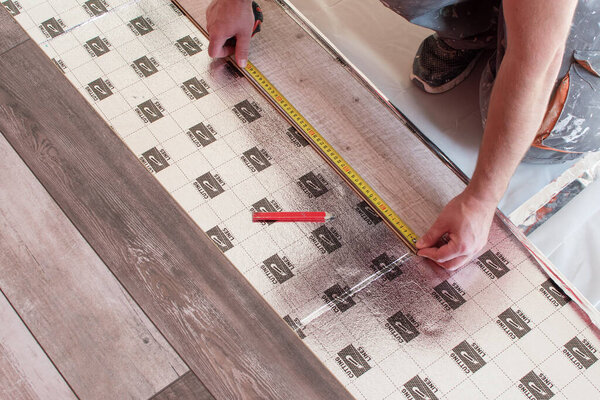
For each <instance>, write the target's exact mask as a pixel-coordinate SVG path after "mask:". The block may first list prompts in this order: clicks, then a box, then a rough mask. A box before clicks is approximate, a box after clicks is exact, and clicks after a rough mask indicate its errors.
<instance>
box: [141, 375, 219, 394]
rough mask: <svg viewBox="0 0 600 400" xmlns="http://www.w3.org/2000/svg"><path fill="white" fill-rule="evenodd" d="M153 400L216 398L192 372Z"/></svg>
mask: <svg viewBox="0 0 600 400" xmlns="http://www.w3.org/2000/svg"><path fill="white" fill-rule="evenodd" d="M151 400H214V397H213V396H212V395H211V394H210V392H209V391H208V390H207V389H206V387H205V386H204V385H203V384H202V382H200V379H198V377H197V376H196V375H194V373H193V372H191V371H190V372H188V373H186V374H185V375H183V376H181V377H180V378H179V379H177V380H176V381H175V382H173V383H171V384H170V385H169V386H167V387H166V388H164V389H163V390H161V391H160V392H159V393H157V394H156V395H154V396H153V397H152V399H151Z"/></svg>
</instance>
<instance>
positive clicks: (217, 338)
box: [0, 42, 350, 399]
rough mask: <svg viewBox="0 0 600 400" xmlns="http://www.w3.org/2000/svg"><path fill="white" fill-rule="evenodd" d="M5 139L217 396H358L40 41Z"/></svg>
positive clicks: (31, 48) (7, 76)
mask: <svg viewBox="0 0 600 400" xmlns="http://www.w3.org/2000/svg"><path fill="white" fill-rule="evenodd" d="M0 131H1V132H3V133H4V135H5V136H6V138H7V139H8V141H9V142H10V143H11V145H12V146H13V147H14V148H15V149H16V151H17V152H18V153H19V155H20V156H21V157H22V158H23V159H24V161H25V162H26V163H27V165H28V166H29V167H30V168H31V170H32V171H33V172H34V174H35V175H36V176H37V177H38V179H39V180H40V181H41V183H42V184H43V185H44V187H45V188H46V189H47V190H48V192H49V193H50V194H51V195H52V197H53V198H54V199H55V201H56V202H57V203H58V204H59V206H60V207H61V208H62V209H63V211H64V212H65V214H66V215H67V216H68V217H69V219H70V220H71V221H72V222H73V223H74V224H75V226H77V228H78V229H79V230H80V232H81V233H82V235H83V237H84V238H85V239H86V240H87V241H88V242H89V243H90V244H91V245H92V247H93V248H94V250H95V251H96V252H97V253H98V254H99V255H100V257H101V258H102V260H103V261H104V262H105V263H106V265H107V266H108V267H109V268H110V269H111V271H112V272H113V273H114V274H115V276H116V277H117V278H118V279H119V281H120V282H121V283H122V284H123V286H124V287H125V288H126V289H127V291H128V292H129V293H131V295H132V296H133V297H134V298H135V300H136V301H137V302H138V304H140V305H141V307H142V308H143V309H144V311H145V312H146V313H147V315H148V316H149V317H150V319H151V320H152V321H153V322H154V323H155V324H156V326H157V327H158V328H159V330H160V331H161V332H162V333H163V335H164V336H165V337H166V338H167V340H168V341H169V342H170V343H171V344H172V345H173V347H174V348H175V349H176V350H177V351H178V353H179V354H180V355H181V356H182V357H183V358H184V360H185V361H186V362H187V364H188V365H189V366H190V367H191V369H192V370H193V371H194V373H195V374H196V375H197V376H198V377H199V378H200V379H201V380H202V382H203V383H204V384H205V385H206V387H207V388H208V389H209V390H210V392H211V393H212V394H213V395H215V397H217V398H227V399H232V398H279V399H281V398H284V399H307V398H311V399H319V398H324V399H331V398H336V399H338V398H348V397H350V395H349V394H348V392H347V391H346V390H345V389H344V388H343V386H342V385H341V384H340V383H339V382H338V381H337V380H336V379H335V378H334V377H333V376H332V375H331V373H329V371H328V370H327V369H326V368H325V367H324V366H323V365H322V364H321V363H320V362H319V361H318V359H317V358H316V357H315V356H314V355H313V354H312V353H311V352H310V351H309V350H308V349H307V348H306V347H305V346H304V345H303V344H302V343H301V341H300V339H299V338H298V337H297V336H296V335H295V334H294V333H293V332H292V331H291V330H290V329H289V328H288V326H287V325H286V324H285V322H283V320H281V319H280V318H279V317H278V316H277V315H276V313H275V312H274V311H273V310H272V309H271V308H270V307H269V306H268V304H267V303H266V302H265V301H264V300H263V299H262V298H261V297H260V295H259V294H258V293H257V292H256V291H255V290H254V289H253V288H252V287H251V285H250V284H249V283H248V282H247V281H246V280H245V279H244V278H243V276H242V275H241V274H240V273H239V272H238V271H237V270H236V269H235V267H233V266H232V265H231V264H230V263H229V262H228V261H227V259H226V258H225V257H224V256H223V255H222V254H221V253H220V252H219V250H218V249H217V248H216V246H215V245H214V244H213V243H212V241H210V239H209V238H208V237H207V236H206V235H205V234H204V233H203V232H202V231H201V230H200V229H199V228H198V227H197V225H196V224H195V223H194V222H193V221H192V220H191V219H190V218H189V217H188V216H187V215H186V214H185V213H184V211H183V210H182V209H181V208H180V207H179V206H178V205H177V204H176V203H175V201H174V200H173V199H172V198H171V197H170V196H169V194H168V193H167V192H166V191H165V190H164V189H163V188H162V187H161V186H160V184H159V183H158V181H156V180H155V179H154V178H153V177H152V176H151V175H150V174H149V173H148V172H147V171H146V170H145V169H144V167H143V166H142V165H141V164H140V163H139V162H138V161H137V160H136V159H135V158H134V156H133V155H132V154H131V153H130V152H129V150H128V149H127V148H126V146H125V145H124V144H123V143H122V142H121V141H120V139H119V138H118V137H117V136H116V134H115V133H114V132H113V131H111V130H110V128H109V127H108V126H107V125H106V124H105V123H104V121H103V120H102V119H101V118H100V117H99V116H98V115H97V114H96V113H95V112H94V111H93V109H92V107H91V106H90V105H89V104H87V102H86V101H85V99H83V97H82V96H80V95H79V93H77V91H76V90H75V89H74V88H73V87H72V86H71V85H70V84H69V83H68V82H67V81H66V79H65V78H64V76H62V74H61V72H60V71H58V70H57V69H56V68H54V67H52V64H51V62H50V60H49V59H48V58H47V57H46V56H45V55H44V54H43V53H42V51H41V49H39V48H38V47H37V46H36V45H35V44H33V43H31V42H27V43H24V44H22V45H21V46H19V47H18V48H15V49H13V50H11V51H9V52H7V53H5V54H4V55H3V56H1V57H0Z"/></svg>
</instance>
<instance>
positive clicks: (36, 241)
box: [0, 135, 188, 399]
mask: <svg viewBox="0 0 600 400" xmlns="http://www.w3.org/2000/svg"><path fill="white" fill-rule="evenodd" d="M0 288H1V289H2V291H3V292H4V293H5V294H6V295H7V296H8V298H9V299H10V301H11V303H12V304H13V306H14V307H15V308H16V310H17V311H18V312H19V314H20V315H21V317H22V318H23V319H24V320H25V322H26V323H27V325H28V327H29V328H30V330H31V331H32V333H33V334H34V335H35V337H36V339H37V340H38V342H40V343H41V344H42V346H43V347H44V349H45V350H46V352H47V353H48V355H49V356H50V358H51V359H52V361H53V362H54V364H55V365H56V366H57V368H59V370H60V371H61V373H62V374H63V376H64V377H65V378H66V379H67V381H68V382H69V384H70V385H71V387H72V388H73V390H75V392H76V393H77V395H78V396H80V397H82V398H86V399H94V398H96V399H102V398H123V397H129V398H147V397H148V396H151V395H152V394H154V393H156V391H157V390H159V389H160V388H162V387H164V386H165V385H166V384H168V383H169V382H171V381H172V380H174V379H176V378H177V377H178V376H179V375H181V374H183V373H185V372H186V371H188V368H187V366H186V365H185V364H184V363H183V361H181V359H180V358H179V357H178V356H177V354H175V352H174V351H173V349H172V348H171V346H170V345H169V344H168V343H167V342H166V340H165V339H164V337H162V335H161V334H160V333H159V332H158V331H157V330H156V327H154V326H153V325H152V323H151V322H150V321H149V320H148V318H147V317H146V316H145V315H144V314H143V312H142V311H141V310H140V308H139V306H138V305H137V304H135V302H134V301H133V300H132V299H131V297H130V296H129V295H128V294H127V293H126V292H125V291H124V289H123V287H122V286H121V285H120V284H119V282H118V281H117V280H116V279H115V277H114V276H113V275H112V274H111V273H110V271H109V270H108V269H107V267H106V265H105V264H104V263H103V262H102V260H101V259H100V258H99V257H98V255H97V254H96V253H94V250H93V249H92V248H91V247H90V246H89V244H88V243H87V242H86V241H85V240H84V239H83V237H82V236H81V234H80V233H79V232H78V231H77V229H76V228H75V227H74V226H73V224H72V223H71V222H70V221H69V220H68V219H67V217H66V216H65V215H64V213H63V212H62V211H61V210H60V208H59V207H58V206H57V205H56V203H55V202H54V200H52V198H51V197H50V195H49V194H48V192H46V190H45V189H44V188H43V187H42V185H41V184H40V183H39V181H38V180H37V179H36V178H35V176H34V175H33V174H32V173H31V171H30V170H29V169H28V168H27V166H26V165H25V164H24V163H23V161H22V160H21V159H20V158H19V156H18V154H17V153H15V151H14V150H13V148H12V147H11V146H10V145H9V144H8V142H7V141H6V139H5V138H4V137H3V136H2V135H0Z"/></svg>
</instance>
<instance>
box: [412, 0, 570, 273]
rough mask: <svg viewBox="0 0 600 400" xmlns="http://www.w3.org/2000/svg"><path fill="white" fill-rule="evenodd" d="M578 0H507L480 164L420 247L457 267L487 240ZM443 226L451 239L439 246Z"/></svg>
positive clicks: (537, 120) (536, 122)
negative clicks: (504, 34)
mask: <svg viewBox="0 0 600 400" xmlns="http://www.w3.org/2000/svg"><path fill="white" fill-rule="evenodd" d="M576 6H577V0H527V1H523V0H504V2H503V7H504V17H505V21H506V30H507V48H506V54H505V56H504V59H503V60H502V63H501V66H500V69H499V70H498V74H497V77H496V82H495V84H494V88H493V90H492V96H491V99H490V107H489V112H488V118H487V123H486V127H485V131H484V135H483V142H482V144H481V148H480V151H479V158H478V160H477V165H476V167H475V172H474V173H473V178H472V179H471V182H470V183H469V185H468V186H467V188H466V189H465V190H464V191H463V192H462V193H461V194H460V195H458V196H457V197H456V198H454V199H453V200H452V201H451V202H450V203H448V205H447V206H446V207H445V208H444V210H443V211H442V212H441V214H440V215H439V217H438V219H437V220H436V221H435V223H434V224H433V226H432V227H431V228H430V229H429V231H428V232H427V233H426V234H425V235H424V236H423V237H422V238H421V240H420V241H419V242H418V243H417V247H418V248H419V249H420V251H419V255H421V256H423V257H427V258H430V259H432V260H433V261H435V262H436V263H438V264H439V265H441V266H442V267H444V268H447V269H456V268H459V267H461V266H462V265H464V264H466V263H467V262H468V261H469V260H470V259H471V258H472V257H473V256H475V255H476V254H477V253H478V252H479V251H480V250H481V249H482V248H483V246H485V243H486V242H487V237H488V235H489V230H490V226H491V223H492V219H493V216H494V212H495V209H496V206H497V204H498V202H499V201H500V199H501V198H502V196H503V195H504V192H505V190H506V187H507V186H508V182H509V181H510V178H511V177H512V175H513V173H514V172H515V169H516V168H517V166H518V165H519V163H520V161H521V159H522V158H523V156H524V155H525V152H526V151H527V149H528V148H529V146H530V145H531V143H532V141H533V139H534V138H535V135H536V133H537V131H538V129H539V127H540V124H541V122H542V119H543V117H544V114H545V111H546V108H547V105H548V101H549V99H550V95H551V93H552V89H553V87H554V83H555V81H556V78H557V75H558V71H559V69H560V65H561V61H562V58H563V53H564V47H565V42H566V40H567V37H568V34H569V30H570V27H571V21H572V19H573V14H574V11H575V8H576ZM444 234H448V238H449V239H450V240H449V242H448V243H447V244H445V245H443V246H441V247H439V248H437V247H435V244H436V243H437V242H438V240H439V239H440V237H441V236H442V235H444Z"/></svg>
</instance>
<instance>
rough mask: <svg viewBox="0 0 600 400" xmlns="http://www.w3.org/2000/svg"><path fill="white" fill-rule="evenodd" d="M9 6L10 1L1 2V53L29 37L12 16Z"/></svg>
mask: <svg viewBox="0 0 600 400" xmlns="http://www.w3.org/2000/svg"><path fill="white" fill-rule="evenodd" d="M5 3H7V4H5ZM8 7H9V6H8V2H6V1H2V2H0V54H2V53H4V52H6V51H7V50H10V49H12V48H13V47H15V46H16V45H18V44H20V43H23V42H24V41H26V40H28V39H29V36H28V35H27V33H25V31H24V30H23V29H21V27H20V26H19V24H18V23H17V21H15V20H14V18H13V17H11V15H10V13H9V12H8Z"/></svg>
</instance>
